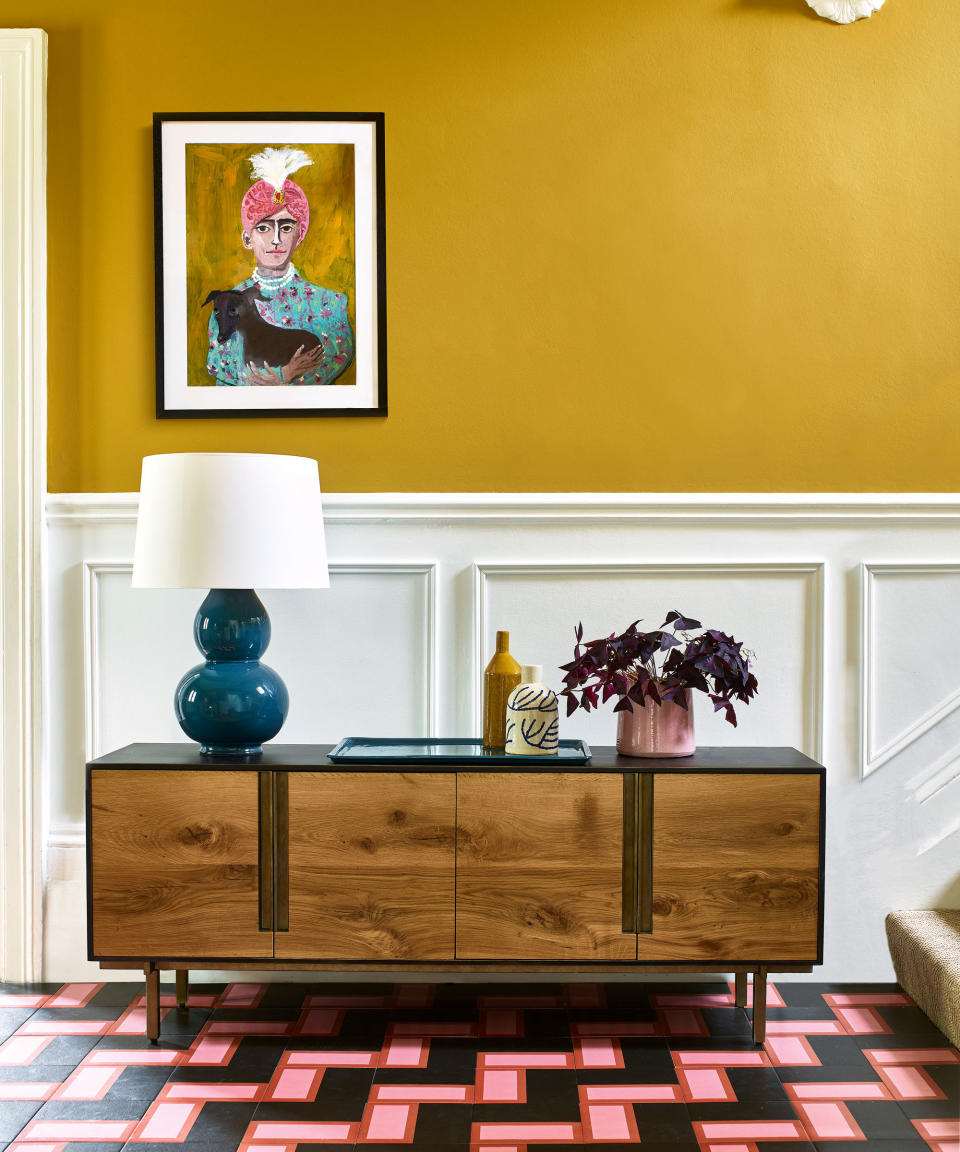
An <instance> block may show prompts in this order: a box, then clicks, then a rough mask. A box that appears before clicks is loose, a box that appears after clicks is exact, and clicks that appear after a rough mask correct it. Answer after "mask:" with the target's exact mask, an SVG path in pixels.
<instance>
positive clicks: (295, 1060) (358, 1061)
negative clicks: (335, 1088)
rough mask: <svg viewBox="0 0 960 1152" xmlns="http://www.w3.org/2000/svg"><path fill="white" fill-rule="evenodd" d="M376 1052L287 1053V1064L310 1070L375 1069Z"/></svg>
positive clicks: (285, 1057) (377, 1054) (377, 1055)
mask: <svg viewBox="0 0 960 1152" xmlns="http://www.w3.org/2000/svg"><path fill="white" fill-rule="evenodd" d="M378 1057H379V1053H378V1052H326V1051H323V1052H297V1051H287V1052H286V1053H285V1055H284V1057H283V1058H284V1060H285V1061H286V1062H287V1063H288V1064H299V1065H301V1066H307V1065H309V1066H310V1067H311V1068H375V1067H376V1066H377V1060H378Z"/></svg>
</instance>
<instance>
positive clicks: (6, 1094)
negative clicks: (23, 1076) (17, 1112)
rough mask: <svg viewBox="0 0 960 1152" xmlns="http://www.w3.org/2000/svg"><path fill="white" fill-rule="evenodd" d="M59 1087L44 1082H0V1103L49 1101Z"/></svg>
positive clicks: (56, 1084) (55, 1084) (53, 1083)
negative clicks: (10, 1101) (6, 1101)
mask: <svg viewBox="0 0 960 1152" xmlns="http://www.w3.org/2000/svg"><path fill="white" fill-rule="evenodd" d="M59 1087H60V1085H59V1084H58V1083H56V1082H55V1081H54V1082H50V1081H44V1080H24V1081H21V1082H20V1083H17V1082H15V1081H13V1080H6V1081H0V1101H3V1100H49V1099H50V1097H51V1096H52V1095H53V1094H54V1092H56V1090H57V1089H58V1088H59Z"/></svg>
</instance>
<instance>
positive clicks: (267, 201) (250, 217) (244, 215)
mask: <svg viewBox="0 0 960 1152" xmlns="http://www.w3.org/2000/svg"><path fill="white" fill-rule="evenodd" d="M250 163H251V165H252V167H253V174H254V175H255V176H259V177H260V179H259V180H258V181H257V182H256V184H254V185H253V187H251V188H249V189H248V190H247V194H246V195H245V196H244V198H243V203H242V204H241V205H240V220H241V222H242V223H243V230H244V232H249V231H250V229H251V228H253V226H254V225H255V224H259V222H260V221H261V220H263V219H264V218H265V217H266V216H272V215H273V214H274V213H275V212H279V211H280V209H281V208H285V209H286V210H287V211H288V212H289V213H290V215H291V216H292V217H293V218H294V220H296V221H297V223H298V224H299V225H300V238H299V240H298V241H297V242H298V243H299V242H300V241H302V240H303V238H304V236H306V234H307V229H308V228H309V227H310V205H309V204H308V203H307V197H306V195H305V194H304V191H303V189H302V188H301V187H300V185H299V184H294V182H293V181H292V180H291V179H289V175H288V174H289V173H291V172H296V171H297V169H298V168H303V167H304V166H305V165H307V164H312V163H313V161H312V160H311V159H310V157H309V156H307V155H306V153H305V152H301V151H299V150H298V149H295V148H280V149H277V148H266V149H265V150H264V151H263V152H261V153H260V154H259V155H257V156H251V157H250Z"/></svg>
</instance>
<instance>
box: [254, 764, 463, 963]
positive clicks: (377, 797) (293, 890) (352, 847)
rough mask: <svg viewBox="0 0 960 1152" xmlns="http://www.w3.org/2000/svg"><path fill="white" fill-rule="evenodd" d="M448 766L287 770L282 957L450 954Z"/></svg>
mask: <svg viewBox="0 0 960 1152" xmlns="http://www.w3.org/2000/svg"><path fill="white" fill-rule="evenodd" d="M455 812H456V781H455V778H454V775H453V773H452V772H448V773H440V772H438V773H411V774H409V775H405V774H401V773H398V772H382V773H381V772H356V773H350V772H294V773H291V774H290V827H289V852H290V876H289V883H290V930H289V932H278V933H277V935H276V956H277V958H278V959H280V958H283V957H286V958H288V959H306V958H308V957H314V956H315V957H317V958H318V959H330V960H337V959H345V960H349V959H353V960H363V959H386V960H429V959H437V960H442V959H452V958H453V954H454V953H453V944H454V936H453V915H454V905H453V901H454V882H453V877H454V822H455Z"/></svg>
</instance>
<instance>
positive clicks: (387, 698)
mask: <svg viewBox="0 0 960 1152" xmlns="http://www.w3.org/2000/svg"><path fill="white" fill-rule="evenodd" d="M84 570H85V581H84V587H85V591H86V595H85V613H84V617H85V618H84V636H85V651H86V661H85V663H86V675H85V682H86V694H85V699H86V707H85V712H86V740H85V747H86V754H87V756H88V758H91V759H92V758H93V757H95V756H100V755H102V754H103V753H104V752H108V751H110V750H111V749H114V748H120V747H123V746H124V745H125V744H131V743H135V742H140V741H145V742H153V741H158V742H163V741H185V740H186V737H185V736H184V734H183V732H182V731H181V729H180V726H179V724H178V723H177V721H176V717H175V716H174V711H173V696H174V690H175V688H176V686H177V683H178V682H179V680H180V678H181V676H183V674H184V673H185V672H186V671H187V670H188V669H189V668H191V667H193V666H194V665H196V664H198V663H200V662H201V660H202V657H201V655H200V653H199V652H198V651H197V649H196V647H195V646H194V644H193V637H192V628H193V618H194V616H195V614H196V611H197V607H198V606H199V603H200V601H201V600H202V599H203V595H204V593H202V592H197V591H196V590H193V589H176V590H174V589H145V588H136V589H135V588H132V587H131V585H130V573H131V570H132V565H131V563H130V562H129V561H97V562H87V563H85V564H84ZM434 588H435V581H434V571H433V566H432V565H431V564H421V565H409V564H407V565H404V564H397V565H391V564H387V563H383V564H350V565H345V564H332V565H331V566H330V589H329V590H323V591H319V592H318V591H308V590H305V591H292V590H289V589H284V590H274V591H271V592H264V593H262V595H261V599H262V600H263V601H264V604H265V605H266V607H267V611H268V612H269V614H270V623H271V634H272V638H271V642H270V646H269V648H268V649H267V652H266V653H265V655H264V663H266V664H269V665H270V667H272V668H274V669H275V670H276V671H277V672H279V673H280V675H281V676H282V677H283V680H284V682H285V683H286V685H287V688H288V690H289V692H290V713H289V715H288V717H287V721H286V723H285V724H284V727H283V730H282V733H281V735H280V736H278V740H282V741H284V742H287V743H291V744H299V743H305V744H309V743H315V744H335V743H336V742H337V740H338V739H340V737H341V735H346V734H350V735H360V734H363V735H371V736H388V735H396V734H406V735H413V736H429V735H432V733H433V726H434V717H435V705H434V700H435V681H436V653H435V631H436V628H435V607H434Z"/></svg>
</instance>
